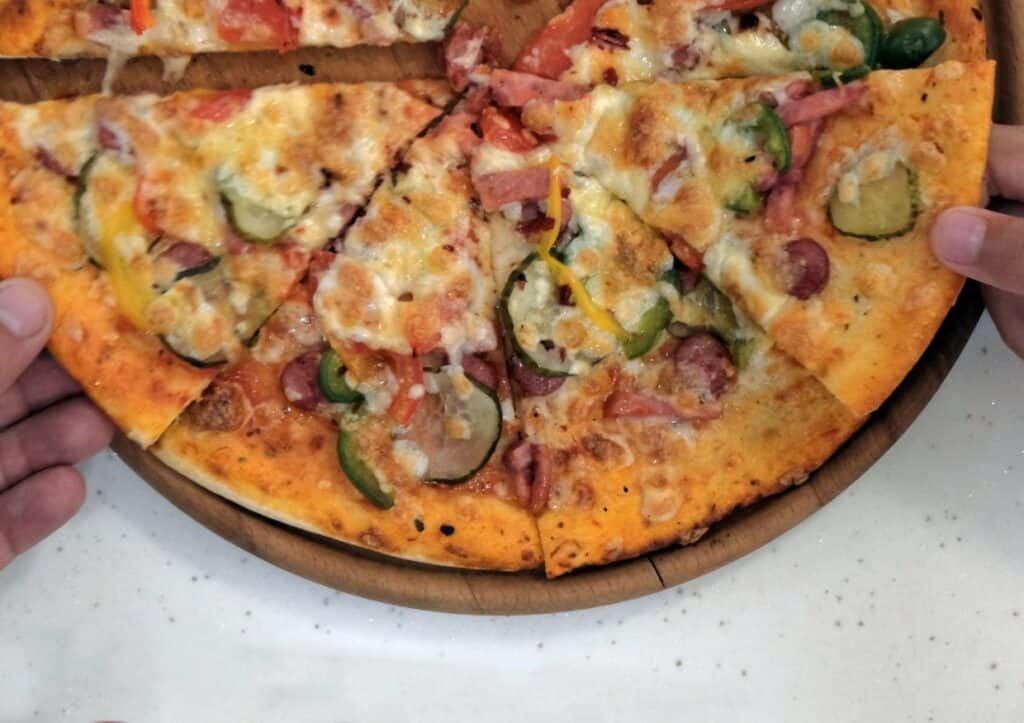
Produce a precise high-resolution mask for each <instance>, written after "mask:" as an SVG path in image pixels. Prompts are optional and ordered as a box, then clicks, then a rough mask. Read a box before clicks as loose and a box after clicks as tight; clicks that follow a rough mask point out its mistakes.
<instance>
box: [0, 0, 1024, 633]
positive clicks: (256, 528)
mask: <svg viewBox="0 0 1024 723" xmlns="http://www.w3.org/2000/svg"><path fill="white" fill-rule="evenodd" d="M558 8H559V2H558V0H526V1H525V2H524V1H522V0H504V1H499V0H472V2H471V3H470V6H469V8H468V9H467V11H466V16H465V17H466V19H467V20H470V21H472V22H484V23H488V24H491V25H493V26H494V27H496V28H498V29H499V31H500V32H501V35H502V37H503V39H504V42H505V49H504V52H505V55H506V58H511V57H512V56H514V55H515V52H516V51H517V50H518V48H519V47H520V45H521V44H522V43H523V42H524V41H525V39H526V38H527V37H529V36H530V34H532V33H533V32H535V31H536V29H537V28H539V27H540V26H541V25H543V23H544V22H545V21H546V19H547V18H548V17H550V16H551V15H552V14H554V13H555V12H557V10H558ZM986 14H987V20H988V23H989V29H990V37H991V46H992V52H993V55H994V56H995V57H996V58H997V59H999V60H1000V61H1001V62H1000V69H999V88H1000V93H999V102H998V107H997V114H998V119H999V120H1001V121H1002V122H1020V121H1022V120H1024V93H1022V90H1024V89H1022V87H1021V83H1020V79H1019V77H1018V67H1022V63H1021V62H1020V61H1021V60H1024V40H1021V39H1024V4H1022V3H1020V2H1017V0H989V2H987V3H986ZM161 74H162V71H161V66H160V63H159V62H158V61H155V60H153V59H147V58H143V59H138V60H135V61H132V62H131V63H130V64H129V66H128V67H127V68H126V69H125V72H124V73H123V74H122V76H121V78H120V80H119V82H118V83H117V85H116V86H115V89H116V90H117V91H118V92H132V93H135V92H147V91H148V92H160V93H166V92H169V91H170V90H171V89H172V86H171V85H170V84H169V83H167V82H165V81H164V80H162V77H161ZM440 75H441V66H440V63H439V62H438V50H437V47H436V46H430V45H424V46H412V45H401V46H396V47H393V48H356V49H349V50H332V49H309V50H302V51H298V52H294V53H289V54H286V55H279V54H276V53H254V54H242V55H231V54H220V55H210V56H205V57H200V58H197V59H196V60H194V61H193V62H192V63H191V65H190V66H189V68H188V70H187V72H186V74H185V76H184V78H183V79H182V81H181V82H180V83H178V84H176V85H175V86H173V87H174V88H195V87H210V88H231V87H255V86H258V85H266V84H272V83H286V82H300V83H305V82H317V81H355V80H395V79H403V78H413V77H437V76H440ZM102 77H103V63H102V62H100V61H74V62H64V63H53V62H50V61H43V60H29V61H0V98H3V99H7V100H17V101H23V102H28V101H33V100H39V99H43V98H56V97H65V96H71V95H78V94H82V93H89V92H96V91H98V90H99V87H100V82H101V79H102ZM981 311H982V302H981V298H980V294H979V292H978V289H977V287H975V286H974V285H973V284H972V285H968V286H967V288H966V289H965V291H964V293H963V294H962V295H961V298H960V300H959V302H958V303H957V305H956V306H955V307H954V308H953V310H952V311H951V312H950V314H949V317H948V318H947V319H946V322H945V324H944V325H943V326H942V328H941V329H940V331H939V333H938V335H937V336H936V338H935V340H934V341H933V343H932V345H931V346H930V347H929V349H928V351H927V352H926V353H925V354H924V356H923V357H922V359H921V361H920V362H919V363H918V365H917V366H916V367H915V369H914V370H913V371H912V372H911V374H910V375H909V376H908V377H907V379H906V381H905V382H904V383H903V384H902V385H901V386H900V388H899V389H898V390H897V391H896V393H895V394H893V396H892V397H891V398H890V399H889V401H888V402H887V403H886V404H885V405H884V406H883V407H882V408H881V409H880V410H879V411H878V412H877V413H875V414H874V415H873V416H872V418H871V419H870V420H869V422H868V423H867V424H866V425H865V426H864V427H863V428H862V429H861V431H860V432H859V433H858V434H857V435H856V436H855V437H854V438H853V439H851V440H850V441H849V442H848V443H847V444H846V445H845V446H844V447H843V448H842V449H840V450H839V451H838V452H837V453H836V454H835V455H834V456H833V457H832V458H831V459H830V460H829V461H828V462H827V463H826V464H825V465H824V466H823V467H822V468H821V469H819V470H818V471H817V472H816V473H815V474H814V475H813V476H812V477H811V479H810V480H809V481H808V482H807V483H806V484H804V485H803V486H801V487H797V488H795V489H793V490H791V491H789V492H787V493H786V494H784V495H781V496H779V497H775V498H773V499H770V500H767V501H765V502H762V503H760V504H758V505H755V506H754V507H752V508H750V509H748V510H746V511H744V512H742V513H739V514H737V515H734V516H733V517H730V518H729V519H727V520H726V521H724V522H722V523H721V524H719V525H717V526H715V527H714V528H713V529H712V530H711V531H710V532H709V533H708V534H707V535H706V536H705V537H704V538H703V539H702V540H701V541H700V542H699V543H697V544H695V545H690V546H688V547H683V548H674V549H667V550H663V551H661V552H658V553H654V554H651V555H648V556H647V557H643V558H639V559H636V560H632V561H626V562H622V563H618V564H616V565H611V566H608V567H603V568H597V569H592V570H583V571H580V572H577V573H574V574H572V575H568V576H565V577H562V578H560V579H558V580H554V581H549V580H546V579H544V577H543V576H542V575H540V574H539V573H537V574H515V575H509V574H495V573H477V572H467V571H460V570H451V569H445V568H438V567H430V566H425V565H415V564H410V563H404V562H398V561H395V560H393V559H391V558H387V557H384V556H380V555H375V554H373V553H368V552H364V551H361V550H357V549H354V548H351V547H347V546H345V545H342V544H340V543H336V542H333V541H331V540H326V539H324V538H320V537H317V536H315V535H310V534H306V533H303V532H299V531H296V530H294V529H291V528H288V527H286V526H284V525H280V524H278V523H276V522H273V521H270V520H267V519H265V518H262V517H260V516H258V515H255V514H253V513H251V512H248V511H247V510H245V509H243V508H241V507H238V506H236V505H234V504H232V503H230V502H227V501H225V500H223V499H221V498H220V497H217V496H216V495H213V494H211V493H209V492H207V491H205V490H204V489H202V488H201V487H199V486H198V485H195V484H193V483H191V482H190V481H189V480H188V479H186V478H184V477H182V476H181V475H179V474H177V473H175V472H174V471H172V470H170V469H169V468H168V467H166V466H164V465H163V464H162V463H161V462H159V461H158V460H157V459H156V458H155V457H153V456H152V455H150V454H148V453H147V452H145V451H143V450H141V449H139V448H138V447H136V446H135V445H134V444H132V443H131V442H129V441H127V440H126V439H124V438H123V437H121V438H119V439H117V440H116V442H115V444H114V449H115V450H116V451H117V453H118V454H119V455H120V456H121V457H122V458H123V459H124V460H125V461H126V462H127V463H128V464H129V465H130V466H131V467H132V468H133V469H134V470H135V471H136V472H138V473H139V475H140V476H141V477H142V478H143V479H145V480H146V481H147V482H149V484H151V485H152V486H153V487H154V488H155V489H157V490H158V491H159V492H160V493H161V494H163V495H164V496H165V497H166V498H167V499H168V500H170V501H171V502H172V503H173V504H175V505H176V506H178V507H179V508H181V509H182V510H183V511H184V512H186V513H187V514H189V515H190V516H191V517H193V518H194V519H195V520H197V521H198V522H199V523H201V524H203V525H205V526H206V527H208V528H210V529H211V530H213V531H214V532H216V533H217V534H219V535H221V536H223V537H224V538H226V539H228V540H230V541H231V542H233V543H234V544H236V545H238V546H239V547H241V548H244V549H245V550H247V551H249V552H251V553H252V554H254V555H258V556H259V557H262V558H263V559H265V560H268V561H269V562H272V563H274V564H276V565H278V566H280V567H282V568H284V569H286V570H289V571H291V572H293V573H295V574H297V575H301V576H303V577H306V578H309V579H311V580H314V581H316V582H319V583H322V584H324V585H328V586H330V587H332V588H335V589H338V590H341V591H344V592H348V593H352V594H356V595H361V596H364V597H368V598H373V599H376V600H381V601H386V602H389V603H393V604H397V605H405V606H410V607H417V608H424V609H429V610H444V611H449V612H459V613H486V614H523V613H541V612H555V611H562V610H571V609H578V608H585V607H592V606H596V605H603V604H607V603H612V602H617V601H621V600H626V599H629V598H634V597H639V596H641V595H646V594H648V593H652V592H656V591H659V590H662V589H664V588H666V587H671V586H673V585H678V584H680V583H683V582H685V581H687V580H691V579H693V578H694V577H697V576H698V575H701V574H703V573H706V572H709V571H711V570H714V569H715V568H717V567H720V566H721V565H724V564H727V563H729V562H731V561H733V560H735V559H737V558H739V557H741V556H743V555H745V554H747V553H749V552H751V551H752V550H755V549H757V548H758V547H760V546H761V545H764V544H765V543H767V542H769V541H770V540H772V539H773V538H775V537H777V536H778V535H780V534H782V533H783V532H785V531H787V530H789V529H791V528H792V527H794V526H795V525H796V524H798V523H799V522H800V521H801V520H803V519H805V518H807V517H808V516H809V515H811V514H813V513H814V512H815V511H817V510H818V509H820V508H821V507H822V506H823V505H825V504H826V503H828V502H829V501H830V500H832V499H834V498H835V497H836V496H837V495H839V494H840V493H841V492H842V491H843V490H845V489H846V488H847V487H849V486H850V485H851V484H852V483H853V482H854V481H855V480H856V479H857V478H858V477H859V476H860V475H861V474H863V473H864V471H865V470H867V469H868V468H869V467H870V466H871V465H872V464H873V463H874V462H875V461H877V460H878V459H879V458H880V457H881V456H882V455H883V454H885V452H886V450H888V449H889V447H891V446H892V444H893V443H894V442H895V441H896V440H897V439H898V438H899V436H900V435H901V434H902V433H903V432H904V431H905V430H906V429H907V427H909V426H910V424H911V422H913V420H914V419H915V418H916V417H917V415H918V414H919V413H920V412H921V410H922V409H924V407H925V405H927V403H928V401H929V400H930V399H931V397H932V396H933V395H934V393H935V391H936V390H937V389H938V387H939V385H940V384H941V383H942V380H943V379H944V378H945V376H946V374H947V373H948V372H949V370H950V369H951V368H952V366H953V364H954V362H955V361H956V359H957V357H958V356H959V354H960V352H961V351H962V349H963V347H964V345H965V344H966V343H967V340H968V339H969V338H970V335H971V332H972V331H973V329H974V326H975V324H976V323H977V320H978V318H979V317H980V315H981Z"/></svg>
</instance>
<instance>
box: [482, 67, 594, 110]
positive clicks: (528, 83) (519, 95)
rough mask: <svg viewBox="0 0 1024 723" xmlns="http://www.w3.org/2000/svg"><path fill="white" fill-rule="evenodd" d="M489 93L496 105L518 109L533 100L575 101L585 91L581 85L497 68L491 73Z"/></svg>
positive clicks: (584, 93)
mask: <svg viewBox="0 0 1024 723" xmlns="http://www.w3.org/2000/svg"><path fill="white" fill-rule="evenodd" d="M491 93H492V94H493V96H494V102H496V103H497V104H498V105H502V106H506V107H513V108H519V107H522V106H524V105H526V104H527V103H529V102H530V101H531V100H535V99H540V100H577V99H579V98H582V97H583V96H584V95H586V93H587V89H586V88H585V87H584V86H582V85H573V84H571V83H563V82H561V81H558V80H548V79H547V78H541V77H540V76H536V75H530V74H529V73H517V72H515V71H514V70H503V69H500V68H499V69H497V70H495V71H494V72H492V73H491Z"/></svg>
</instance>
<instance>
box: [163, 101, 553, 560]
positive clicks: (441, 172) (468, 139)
mask: <svg viewBox="0 0 1024 723" xmlns="http://www.w3.org/2000/svg"><path fill="white" fill-rule="evenodd" d="M475 119H476V115H475V113H473V112H472V111H470V110H468V109H459V110H457V111H456V112H455V113H454V114H453V115H451V116H450V117H448V118H446V119H445V120H444V121H443V122H442V123H441V124H440V125H439V126H438V127H437V128H436V129H435V130H433V131H432V132H431V133H430V134H429V135H427V136H426V137H424V138H422V139H420V140H418V141H417V142H416V143H414V144H413V146H412V147H411V148H410V150H409V152H408V153H407V154H406V155H405V156H404V158H403V159H402V161H401V163H400V164H399V165H398V166H396V167H395V168H394V169H393V170H392V171H391V173H390V174H388V175H387V176H386V177H385V179H384V182H383V183H382V184H381V186H380V187H379V188H378V190H377V191H376V192H375V193H374V195H373V197H372V199H371V201H370V203H369V205H368V206H367V208H366V211H365V215H363V216H361V217H360V218H359V219H358V220H357V221H356V222H355V223H354V224H353V226H352V228H351V229H350V230H349V231H348V232H347V233H346V234H345V236H344V239H343V241H342V242H340V243H339V244H337V245H336V249H337V250H336V252H320V253H319V254H318V255H317V258H316V260H315V262H314V264H313V267H312V270H311V274H310V279H309V280H308V281H307V282H306V284H305V285H304V287H303V288H301V289H298V290H296V292H294V293H293V296H292V297H291V298H290V300H289V301H288V303H287V304H285V305H284V306H283V307H282V308H281V309H280V311H278V313H277V314H276V315H275V316H274V317H273V318H272V319H271V321H270V322H268V324H267V325H266V326H265V327H264V329H263V330H262V332H261V333H260V337H259V340H258V341H257V343H256V345H255V346H254V348H253V350H252V353H251V354H250V355H248V356H247V357H246V358H245V359H244V360H243V361H242V362H241V363H239V364H237V365H234V366H232V367H231V368H230V369H229V370H228V371H227V372H226V373H225V374H224V375H223V376H221V377H219V378H218V379H217V381H216V382H214V384H213V385H212V386H211V387H210V389H209V391H208V392H207V394H206V395H205V396H204V397H203V398H202V399H201V400H199V401H198V402H196V403H195V404H193V405H192V406H191V407H190V408H189V410H188V411H187V412H186V413H185V415H184V416H183V417H182V419H181V420H179V421H178V422H177V423H176V424H175V425H174V426H173V427H172V428H171V430H170V431H169V432H168V433H167V434H166V435H164V437H163V438H162V439H161V440H160V442H159V443H158V444H157V446H156V447H155V450H156V453H157V454H158V455H159V456H160V457H161V458H163V459H164V460H165V461H167V462H168V463H169V464H171V465H172V466H173V467H175V468H176V469H178V470H180V471H182V472H183V473H185V474H187V475H189V476H190V477H192V478H193V479H196V480H198V481H199V482H200V483H202V484H205V485H207V486H209V487H210V488H211V489H214V490H215V491H217V492H219V493H221V494H224V495H225V496H227V497H229V498H231V499H234V500H236V501H238V502H240V503H241V504H244V505H246V506H249V507H251V508H253V509H255V510H257V511H260V512H262V513H264V514H267V515H269V516H271V517H275V518H277V519H281V520H284V521H286V522H289V523H291V524H295V525H298V526H300V527H303V528H305V529H310V530H313V531H315V532H319V533H321V534H325V535H328V536H330V537H334V538H336V539H340V540H344V541H347V542H350V543H353V544H356V545H360V546H363V547H368V548H371V549H374V550H377V551H380V552H385V553H387V554H391V555H396V556H400V557H405V558H409V559H415V560H421V561H429V562H435V563H439V564H446V565H458V566H462V567H474V568H486V569H498V570H519V569H525V568H532V567H536V566H538V565H539V564H540V560H541V557H540V549H539V545H538V542H537V534H536V524H535V522H534V519H533V517H532V515H531V514H530V512H529V510H528V503H529V489H522V488H519V487H517V486H516V479H515V476H514V475H513V473H512V472H511V470H509V469H507V468H506V467H505V466H504V465H503V464H502V462H501V457H502V455H503V454H504V452H505V450H506V449H507V448H508V447H509V446H510V445H511V444H512V443H513V442H514V441H515V440H516V439H517V436H518V429H519V423H518V421H517V420H516V417H515V413H514V410H513V407H512V404H511V399H510V393H509V385H508V381H507V378H506V376H505V369H504V362H503V358H502V354H501V350H500V348H499V343H498V333H497V328H496V323H495V318H494V315H495V307H496V300H497V294H496V291H495V285H494V279H493V276H492V273H491V262H490V254H491V247H490V234H489V230H488V227H487V225H486V224H485V223H484V221H483V219H482V217H481V215H480V211H479V208H478V206H477V204H476V202H475V200H474V198H473V194H472V187H471V183H470V177H469V163H468V157H467V154H468V153H470V152H471V151H472V149H473V148H474V146H475V145H476V144H477V143H478V142H479V141H478V138H477V137H476V135H475V134H474V132H473V130H472V124H473V123H474V121H475ZM314 288H315V292H314V291H313V289H314Z"/></svg>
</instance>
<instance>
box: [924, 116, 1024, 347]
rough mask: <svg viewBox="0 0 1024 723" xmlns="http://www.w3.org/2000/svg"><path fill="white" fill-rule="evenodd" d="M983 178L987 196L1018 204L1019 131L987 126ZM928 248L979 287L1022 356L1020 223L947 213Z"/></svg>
mask: <svg viewBox="0 0 1024 723" xmlns="http://www.w3.org/2000/svg"><path fill="white" fill-rule="evenodd" d="M988 173H989V185H990V188H991V192H992V195H993V196H996V197H999V198H1003V199H1008V200H1011V201H1021V202H1024V126H999V125H997V126H994V127H993V129H992V145H991V151H990V153H989V167H988ZM1020 208H1021V207H1020V206H1017V207H1016V209H1015V210H1016V211H1017V213H1018V214H1020V216H1024V213H1020V210H1019V209H1020ZM932 246H933V248H934V249H935V253H936V255H937V256H938V257H939V259H940V260H942V261H943V263H945V264H946V265H947V266H949V267H950V268H952V269H954V270H956V271H959V272H960V273H962V274H964V275H966V276H970V277H971V278H973V279H977V280H978V281H981V282H982V283H983V284H985V302H986V304H987V305H988V309H989V312H990V313H991V314H992V318H993V319H994V320H995V322H996V326H997V327H999V332H1000V333H1001V334H1002V336H1003V339H1004V340H1005V341H1006V343H1007V345H1008V346H1009V347H1010V348H1011V349H1013V350H1014V351H1015V352H1016V353H1017V354H1019V355H1020V356H1022V357H1024V218H1022V217H1019V216H1018V215H1005V214H1000V213H995V212H994V211H983V210H979V209H966V208H958V209H952V210H950V211H947V212H946V213H945V214H943V215H942V216H941V217H940V218H939V220H938V222H937V223H936V224H935V228H934V229H933V230H932Z"/></svg>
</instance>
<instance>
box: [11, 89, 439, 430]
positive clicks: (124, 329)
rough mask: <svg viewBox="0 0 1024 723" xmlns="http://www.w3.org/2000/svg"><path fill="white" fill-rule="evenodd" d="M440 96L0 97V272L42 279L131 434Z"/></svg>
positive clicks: (220, 342) (101, 395)
mask: <svg viewBox="0 0 1024 723" xmlns="http://www.w3.org/2000/svg"><path fill="white" fill-rule="evenodd" d="M447 98H448V91H447V90H446V89H445V88H444V86H443V85H442V84H440V83H437V82H433V81H424V82H416V83H410V84H403V85H392V84H362V85H319V86H306V87H278V88H273V87H272V88H264V89H260V90H257V91H229V92H224V93H207V92H189V93H180V94H177V95H173V96H169V97H166V98H158V97H156V96H137V97H131V98H99V97H87V98H81V99H77V100H74V101H52V102H46V103H39V104H36V105H27V106H23V105H15V104H3V105H0V134H2V142H0V153H2V163H0V168H2V170H0V227H2V229H3V231H4V237H5V239H6V240H7V242H6V243H5V244H4V245H3V246H2V247H0V276H12V275H16V274H17V275H21V274H27V275H31V276H33V277H35V278H38V279H40V280H41V281H43V282H44V283H46V284H47V286H48V287H49V289H50V292H51V294H52V295H53V296H54V300H55V303H56V306H57V314H58V323H57V327H56V332H55V334H54V336H53V338H52V340H51V349H52V351H53V353H54V355H55V356H56V357H57V358H58V359H59V360H60V361H61V362H62V363H63V364H64V365H65V366H66V367H67V369H68V371H69V372H70V373H71V374H72V375H73V376H74V377H75V378H77V379H78V380H79V381H80V382H81V383H82V385H83V387H84V388H85V389H86V390H87V391H88V392H89V393H90V395H92V396H93V398H94V399H95V400H96V401H97V402H98V403H99V404H100V406H101V407H103V408H104V409H105V410H106V411H107V412H108V413H109V414H110V415H111V417H112V418H113V419H114V420H115V421H116V422H117V423H118V425H119V426H120V427H121V428H122V429H123V430H125V431H126V432H127V433H128V434H129V436H131V437H132V439H134V440H135V441H137V442H139V443H140V444H142V445H144V446H145V445H149V444H151V443H152V442H153V441H154V440H155V439H156V438H157V436H159V434H160V433H161V432H162V431H163V430H164V429H165V428H166V427H167V425H168V424H170V422H171V421H172V420H173V419H174V418H175V417H176V416H177V414H178V413H179V412H180V411H181V410H182V409H183V408H184V407H185V405H187V404H188V402H189V401H191V400H192V399H194V398H196V397H197V396H198V395H199V394H200V392H201V391H202V389H203V387H204V386H205V385H206V384H207V383H208V381H209V380H210V379H212V378H213V376H214V375H215V374H216V370H215V367H217V366H218V365H221V364H224V363H225V362H227V361H230V360H232V359H237V358H238V357H239V356H240V355H242V353H243V352H244V350H245V347H246V346H247V345H249V344H251V343H252V342H253V340H254V337H255V336H256V334H257V333H258V331H259V328H260V326H261V325H262V324H263V322H264V321H265V320H266V319H267V318H268V317H269V316H270V314H271V313H272V312H273V310H274V309H275V308H276V307H277V306H278V305H279V304H280V302H281V301H282V300H283V299H284V297H285V295H286V294H287V293H288V291H289V289H290V288H291V286H292V285H293V284H294V282H295V281H296V280H297V279H299V278H301V277H302V275H303V274H304V273H305V270H306V266H307V264H308V261H309V258H310V254H311V253H312V252H313V251H315V250H317V249H320V248H322V247H324V246H325V245H327V244H328V243H330V242H331V241H332V239H334V238H336V237H337V236H339V235H340V234H341V232H342V230H343V229H344V228H345V226H346V225H347V224H348V223H349V221H350V220H351V219H352V217H353V216H354V215H355V213H356V211H357V210H358V208H359V207H360V206H361V205H362V204H364V203H365V201H366V199H367V198H368V197H369V195H370V193H371V192H372V190H373V187H374V184H375V183H376V180H377V177H378V176H379V175H380V174H381V173H382V172H383V171H384V170H386V169H387V168H389V167H390V166H391V164H392V163H393V160H394V159H395V158H396V156H397V155H398V154H399V152H400V151H401V150H402V149H403V148H404V147H405V146H406V145H407V144H408V143H410V142H411V141H412V139H413V138H414V137H415V136H416V135H417V134H418V133H420V132H421V130H422V129H423V128H424V127H425V126H426V125H427V124H429V123H430V122H431V121H432V120H433V119H435V118H436V117H437V116H438V115H439V114H440V112H441V110H440V108H439V107H438V106H439V105H440V104H442V103H443V102H445V101H446V100H447ZM150 370H159V372H158V373H157V372H156V371H154V372H153V373H150Z"/></svg>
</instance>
